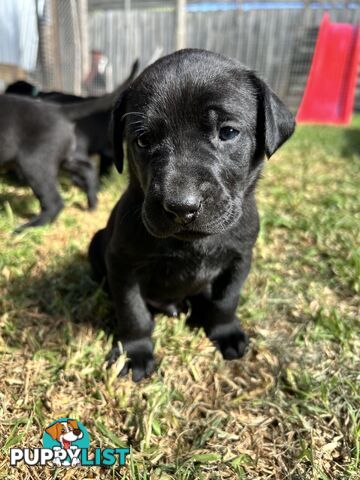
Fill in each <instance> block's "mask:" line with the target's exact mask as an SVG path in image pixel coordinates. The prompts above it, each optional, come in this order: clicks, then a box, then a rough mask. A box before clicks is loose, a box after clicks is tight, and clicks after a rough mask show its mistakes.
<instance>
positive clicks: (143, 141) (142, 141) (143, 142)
mask: <svg viewBox="0 0 360 480" xmlns="http://www.w3.org/2000/svg"><path fill="white" fill-rule="evenodd" d="M135 141H136V145H137V146H138V147H139V148H147V147H148V146H149V145H150V139H149V137H148V136H147V135H141V136H140V137H137V139H136V140H135Z"/></svg>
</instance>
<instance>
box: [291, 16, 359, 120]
mask: <svg viewBox="0 0 360 480" xmlns="http://www.w3.org/2000/svg"><path fill="white" fill-rule="evenodd" d="M359 61H360V27H359V25H351V24H347V23H331V22H330V16H329V14H328V13H326V14H324V16H323V18H322V21H321V25H320V30H319V34H318V38H317V42H316V46H315V51H314V56H313V60H312V64H311V68H310V73H309V77H308V80H307V84H306V88H305V92H304V96H303V98H302V101H301V104H300V107H299V110H298V113H297V116H296V120H297V121H298V122H299V123H328V124H337V125H346V124H348V123H349V122H350V120H351V114H352V110H353V105H354V97H355V88H356V81H357V72H358V64H359Z"/></svg>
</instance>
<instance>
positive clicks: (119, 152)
mask: <svg viewBox="0 0 360 480" xmlns="http://www.w3.org/2000/svg"><path fill="white" fill-rule="evenodd" d="M126 97H127V95H126V91H125V92H122V93H121V95H120V97H119V98H118V99H117V101H116V104H115V107H114V109H113V112H112V115H111V122H110V132H111V138H112V146H113V155H114V163H115V166H116V168H117V170H118V172H119V173H122V171H123V166H124V149H123V137H124V126H125V120H124V118H123V116H124V114H125V110H126Z"/></svg>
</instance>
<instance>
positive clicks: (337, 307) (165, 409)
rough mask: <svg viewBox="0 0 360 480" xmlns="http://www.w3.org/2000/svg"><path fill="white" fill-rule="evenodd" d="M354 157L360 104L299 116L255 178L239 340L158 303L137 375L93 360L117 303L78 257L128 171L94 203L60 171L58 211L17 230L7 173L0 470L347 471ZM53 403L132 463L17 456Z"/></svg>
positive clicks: (353, 321)
mask: <svg viewBox="0 0 360 480" xmlns="http://www.w3.org/2000/svg"><path fill="white" fill-rule="evenodd" d="M359 160H360V117H356V118H355V119H354V121H353V123H352V125H351V126H349V127H348V128H336V127H321V126H301V127H298V129H297V132H296V134H295V135H294V137H293V138H292V139H291V141H289V142H288V143H287V144H286V145H285V146H284V148H282V149H281V150H280V151H279V153H278V154H276V155H275V156H274V158H272V159H271V160H270V162H268V164H267V165H266V168H265V171H264V176H263V178H262V180H261V181H260V182H259V186H258V189H257V198H258V205H259V210H260V216H261V233H260V236H259V239H258V243H257V246H256V249H255V255H254V263H253V268H252V271H251V273H250V276H249V279H248V281H247V283H246V286H245V289H244V292H243V295H242V298H241V302H240V305H239V317H240V318H241V320H242V322H243V324H244V326H245V328H246V329H247V330H248V331H249V333H250V335H251V339H252V340H251V346H250V349H249V352H248V353H247V355H246V356H245V358H244V359H242V360H238V361H233V362H226V361H224V360H223V359H222V358H221V356H220V355H219V353H218V352H215V350H214V347H213V346H212V345H211V344H210V342H209V341H208V340H207V339H206V338H205V335H204V334H203V332H198V333H195V334H194V333H191V332H190V331H189V330H188V329H187V327H186V326H185V319H184V318H181V319H170V318H166V317H164V316H159V317H158V318H157V321H156V328H155V332H154V340H155V352H156V357H157V360H158V369H157V371H156V372H155V373H154V375H153V377H152V378H151V379H149V380H146V381H144V382H142V383H140V384H137V385H135V384H133V383H132V382H131V381H130V379H129V378H125V379H118V378H117V376H116V374H117V370H116V368H113V369H110V370H106V369H104V361H105V355H106V353H107V351H108V350H109V348H110V345H111V329H110V328H109V326H110V324H111V320H112V318H113V315H114V312H113V307H112V305H111V302H109V299H108V298H107V296H106V295H105V294H104V292H103V291H102V290H101V289H100V288H99V287H98V285H96V284H95V283H94V282H93V281H92V280H91V277H90V269H89V265H88V262H87V259H86V252H87V247H88V244H89V241H90V239H91V237H92V235H93V234H94V232H95V231H96V230H97V229H98V228H101V227H103V226H104V225H105V223H106V221H107V218H108V216H109V213H110V211H111V208H112V207H113V205H114V203H115V202H116V200H117V198H118V197H119V195H120V194H121V192H122V191H123V189H124V188H125V185H126V176H124V177H120V176H119V175H117V174H116V173H115V172H114V174H113V176H112V177H111V178H110V179H108V180H107V181H106V182H105V183H104V184H103V186H102V189H101V193H100V196H99V197H100V202H99V208H98V210H97V211H96V212H95V213H90V212H87V211H85V210H84V208H85V204H86V202H85V196H84V195H83V193H81V192H79V190H78V189H77V188H75V187H73V186H71V184H70V183H69V182H68V181H64V182H63V183H62V194H63V197H64V200H65V204H66V207H65V209H64V210H63V212H62V213H61V215H60V217H59V219H58V220H57V221H56V222H55V224H53V225H51V226H46V227H42V228H39V229H33V230H28V231H26V232H24V233H22V234H21V235H17V236H13V235H12V231H13V229H14V228H15V227H16V226H17V225H18V224H20V223H22V222H24V221H26V219H27V218H29V217H30V216H31V215H32V214H33V213H35V212H36V211H37V209H38V205H37V202H36V200H35V199H34V198H33V197H32V194H31V191H30V190H29V189H28V188H26V187H23V186H18V185H16V184H14V183H13V182H12V181H9V180H6V179H3V178H2V183H1V185H0V245H1V250H0V328H1V336H0V355H1V356H0V361H1V364H0V438H1V442H0V448H1V455H0V478H4V479H5V478H6V479H9V478H11V479H12V478H13V479H20V478H23V479H26V478H74V479H75V478H79V479H80V478H114V479H120V478H128V479H139V480H140V479H141V480H145V479H149V480H150V479H151V480H153V479H162V480H167V479H180V480H190V479H191V480H192V479H216V480H217V479H221V478H224V479H225V478H231V479H232V478H239V479H247V480H248V479H250V480H251V479H260V478H264V479H265V478H269V479H270V478H271V479H285V478H289V479H292V480H308V479H309V480H310V479H311V480H315V479H316V480H320V479H321V480H323V479H326V480H329V479H330V480H350V479H351V480H356V479H358V478H359V473H358V472H359V471H360V414H359V412H360V373H359V372H360V340H359V338H360V335H359V332H360V323H359V317H360V315H359V313H360V300H359V294H360V248H359V245H360V235H359V233H360V227H359V225H360V215H359V214H360V202H359V179H360V162H359ZM109 334H110V336H109ZM123 361H124V358H121V359H120V360H119V362H123ZM118 367H119V365H118ZM61 416H73V417H75V418H77V419H79V420H80V421H81V422H82V423H84V424H85V425H86V427H87V428H88V429H89V431H90V436H91V439H92V442H93V445H94V446H101V447H106V446H109V447H118V446H126V445H129V446H131V457H130V458H129V460H128V464H127V467H126V468H124V469H121V470H117V469H109V470H99V469H96V468H90V467H89V468H81V469H79V470H72V471H71V474H70V473H69V471H66V470H61V469H60V470H50V469H48V468H46V469H44V468H43V469H41V468H38V467H36V468H34V469H31V468H28V467H25V466H22V467H20V468H19V469H16V470H15V469H12V468H11V467H10V466H9V457H8V450H9V448H10V447H11V446H21V447H30V446H40V445H41V437H42V432H43V428H44V427H45V426H46V425H47V424H48V423H50V422H51V421H52V420H54V419H56V418H59V417H61ZM69 475H70V476H69Z"/></svg>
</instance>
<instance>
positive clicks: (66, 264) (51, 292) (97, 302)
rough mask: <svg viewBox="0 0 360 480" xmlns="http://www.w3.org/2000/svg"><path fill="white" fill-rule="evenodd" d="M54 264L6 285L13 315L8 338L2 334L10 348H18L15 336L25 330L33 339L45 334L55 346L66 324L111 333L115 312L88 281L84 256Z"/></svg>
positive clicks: (97, 285)
mask: <svg viewBox="0 0 360 480" xmlns="http://www.w3.org/2000/svg"><path fill="white" fill-rule="evenodd" d="M56 260H57V261H56V262H55V261H54V263H53V264H50V265H49V266H48V267H47V268H46V270H44V271H42V272H41V273H40V274H39V275H37V276H33V275H27V274H26V273H24V275H22V276H19V277H15V278H14V279H12V280H10V281H9V282H8V285H7V293H6V296H5V299H3V301H5V306H6V305H7V307H8V310H10V311H11V313H12V315H11V316H12V321H11V323H12V328H11V329H10V330H11V331H10V332H9V333H10V335H6V334H5V340H6V341H7V342H8V343H9V344H10V345H11V346H13V347H19V346H20V343H19V335H18V334H17V333H16V332H22V331H23V330H24V329H26V328H31V333H33V334H34V336H36V335H37V334H38V333H39V332H41V330H42V329H45V330H48V335H47V337H48V340H50V342H52V340H51V338H49V337H52V338H53V339H54V341H55V342H58V341H59V340H58V338H56V337H59V335H62V333H61V332H62V330H63V329H66V325H67V324H68V323H69V322H71V323H72V324H74V326H75V325H79V324H87V325H91V326H92V327H94V328H95V329H96V330H98V329H101V330H103V331H105V333H106V334H107V335H109V334H110V333H111V331H112V327H113V321H114V318H115V315H114V310H113V307H112V304H111V302H110V300H109V298H108V295H107V294H106V293H105V292H104V291H103V289H102V287H101V285H99V284H98V283H96V282H95V281H94V280H93V279H92V278H91V270H90V265H89V263H88V260H87V258H86V256H85V255H81V254H73V255H71V256H68V257H67V258H65V259H61V260H59V259H56ZM5 333H6V332H5ZM14 333H15V335H14Z"/></svg>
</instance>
